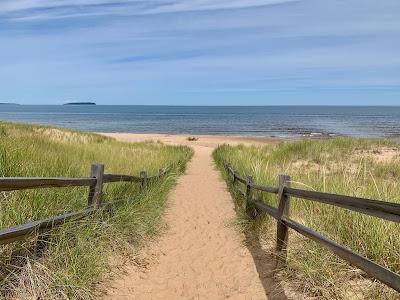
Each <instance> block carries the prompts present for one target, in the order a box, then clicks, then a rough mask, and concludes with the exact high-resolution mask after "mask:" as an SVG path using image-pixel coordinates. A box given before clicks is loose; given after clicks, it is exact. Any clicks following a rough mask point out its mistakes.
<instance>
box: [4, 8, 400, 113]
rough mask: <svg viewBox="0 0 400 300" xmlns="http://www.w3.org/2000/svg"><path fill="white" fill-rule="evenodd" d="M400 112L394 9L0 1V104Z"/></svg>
mask: <svg viewBox="0 0 400 300" xmlns="http://www.w3.org/2000/svg"><path fill="white" fill-rule="evenodd" d="M69 101H94V102H96V103H97V104H132V105H133V104H140V105H143V104H144V105H147V104H149V105H150V104H151V105H153V104H154V105H159V104H161V105H400V1H399V0H384V1H378V0H374V1H373V0H114V1H111V0H0V102H17V103H21V104H62V103H64V102H69Z"/></svg>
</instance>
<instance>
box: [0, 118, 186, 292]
mask: <svg viewBox="0 0 400 300" xmlns="http://www.w3.org/2000/svg"><path fill="white" fill-rule="evenodd" d="M191 155H192V152H191V150H190V149H189V148H187V147H183V146H166V145H163V144H161V143H151V142H148V143H135V144H131V143H122V142H118V141H115V140H113V139H111V138H107V137H104V136H100V135H96V134H90V133H81V132H75V131H70V130H64V129H56V128H50V127H38V126H30V125H21V124H12V123H0V176H5V177H14V176H68V177H80V176H88V175H89V174H90V165H91V163H92V162H94V161H96V162H102V163H104V164H105V172H106V173H120V174H135V175H137V174H139V172H140V171H141V170H146V171H147V172H148V174H150V175H153V174H157V172H158V170H159V168H161V167H165V166H167V165H169V164H171V163H174V162H178V161H180V162H181V163H180V164H179V165H178V166H177V167H176V168H175V169H174V170H173V171H172V172H171V173H168V175H166V176H165V177H163V178H162V179H161V180H158V181H157V182H154V183H152V184H150V185H149V187H148V188H147V189H146V190H145V191H140V190H139V187H138V185H137V184H135V183H109V184H106V185H105V189H104V201H107V200H115V199H126V202H124V203H123V204H122V205H120V206H118V207H116V209H115V210H113V211H112V212H101V211H99V212H98V213H97V214H96V215H94V216H91V217H88V218H85V219H83V220H80V221H78V222H69V223H66V224H65V225H63V226H60V227H57V228H55V229H53V230H51V231H50V232H48V233H47V234H46V235H45V236H41V237H40V240H39V238H38V237H37V236H33V237H29V238H28V239H26V240H25V241H21V242H16V243H13V244H9V245H5V246H1V247H0V287H1V292H0V297H17V298H32V299H92V298H95V296H94V294H93V290H94V286H95V284H96V283H97V282H98V281H99V279H101V278H102V277H103V276H104V274H105V273H107V272H106V271H109V270H110V268H111V267H112V266H113V264H115V263H116V262H117V261H120V260H119V258H121V257H123V256H124V257H130V256H132V255H134V254H135V251H136V250H137V249H138V246H139V245H140V244H141V242H142V241H143V240H144V239H145V238H146V237H148V236H150V235H152V234H154V233H156V232H157V230H158V228H159V225H160V216H161V214H162V211H163V208H164V207H165V200H166V196H167V193H168V191H169V190H170V188H171V187H172V186H173V185H174V183H175V179H176V178H177V176H178V175H179V174H180V173H181V172H182V171H183V169H184V166H185V163H186V162H187V161H188V159H190V157H191ZM87 194H88V188H87V187H86V188H83V187H82V188H51V189H36V190H27V191H14V192H1V193H0V228H7V227H10V226H14V225H18V224H22V223H25V222H28V221H30V220H37V219H40V218H44V217H48V216H54V215H57V214H60V213H63V212H66V211H76V210H80V209H82V208H84V207H85V206H86V204H87V197H88V195H87Z"/></svg>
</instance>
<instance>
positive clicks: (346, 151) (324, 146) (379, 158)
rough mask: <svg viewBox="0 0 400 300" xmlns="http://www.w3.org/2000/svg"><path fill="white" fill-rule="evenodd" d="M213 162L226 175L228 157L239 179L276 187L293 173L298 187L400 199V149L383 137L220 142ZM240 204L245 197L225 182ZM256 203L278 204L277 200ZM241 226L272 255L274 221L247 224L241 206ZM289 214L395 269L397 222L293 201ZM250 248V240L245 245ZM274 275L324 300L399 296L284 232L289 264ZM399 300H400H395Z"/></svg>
mask: <svg viewBox="0 0 400 300" xmlns="http://www.w3.org/2000/svg"><path fill="white" fill-rule="evenodd" d="M214 158H215V160H216V162H217V164H218V165H219V167H220V168H221V170H223V172H224V176H225V178H226V180H227V181H228V182H230V181H231V179H230V178H229V177H228V175H227V173H226V172H225V170H224V168H223V160H227V162H228V163H230V164H231V165H232V166H233V168H234V169H235V171H237V172H238V173H239V174H241V176H242V177H246V176H247V175H252V176H253V181H254V182H255V183H256V184H262V185H273V186H278V175H279V174H288V175H290V176H291V185H292V186H293V187H297V188H301V189H310V190H315V191H323V192H331V193H336V194H343V195H350V196H358V197H366V198H372V199H380V200H384V201H391V202H400V184H399V178H400V145H399V144H398V143H396V142H393V141H387V140H367V139H354V138H337V139H332V140H302V141H290V142H282V143H279V144H273V145H267V146H263V147H247V146H243V145H240V146H228V145H223V146H220V147H219V148H217V149H216V150H215V152H214ZM230 188H231V191H232V194H233V195H234V197H235V198H236V199H237V200H242V198H243V197H242V196H241V195H240V193H239V192H238V191H237V187H234V186H233V185H232V184H230ZM254 198H257V199H260V200H263V201H264V202H266V203H268V204H270V205H273V206H276V205H277V203H276V202H277V201H276V195H274V194H268V193H261V192H255V193H254ZM238 216H239V218H238V223H239V224H241V225H242V226H241V228H242V229H243V230H244V232H246V233H247V234H249V235H251V237H252V239H254V240H257V244H258V245H260V247H261V248H262V250H263V251H265V252H269V253H271V255H274V247H275V235H276V222H275V220H274V219H272V217H269V216H265V215H261V216H258V217H257V219H256V220H252V219H251V218H250V217H248V215H247V214H246V213H244V212H243V209H242V208H241V206H240V205H239V206H238ZM290 217H291V218H293V219H294V220H296V221H298V222H300V223H302V224H304V225H306V226H307V227H310V228H312V229H314V230H316V231H318V232H320V233H322V234H323V235H325V236H328V237H330V238H332V239H334V240H336V241H337V242H339V243H341V244H344V245H346V246H348V247H350V248H351V249H353V250H355V251H356V252H358V253H360V254H362V255H364V256H366V257H368V258H370V259H372V260H373V261H375V262H378V263H380V264H382V265H384V266H386V267H388V268H390V269H391V270H393V271H395V272H400V224H397V223H394V222H390V221H384V220H380V219H377V218H374V217H370V216H365V215H362V214H359V213H356V212H351V211H348V210H346V209H342V208H337V207H333V206H330V205H324V204H319V203H315V202H311V201H307V200H302V199H296V198H292V201H291V207H290ZM249 243H250V242H249ZM275 274H276V275H275V277H276V278H277V279H279V280H280V282H281V283H282V284H283V285H285V284H286V283H290V284H289V285H290V286H292V287H293V286H295V287H296V289H297V290H298V291H302V292H305V293H306V294H308V295H309V296H311V297H317V298H323V299H396V297H398V294H397V292H395V291H393V290H392V289H390V288H388V287H386V286H384V285H383V284H380V283H379V282H376V281H374V280H372V279H371V278H369V277H368V276H367V275H366V274H364V273H363V272H362V271H360V270H358V269H356V268H354V267H352V266H350V265H349V264H347V263H346V262H344V261H343V260H341V259H340V258H338V257H336V256H335V255H334V254H332V253H331V252H329V251H328V250H326V249H325V248H323V247H321V246H319V245H318V244H317V243H315V242H312V241H310V240H308V239H306V238H305V237H303V236H301V235H299V234H297V233H295V232H294V231H292V230H290V231H289V243H288V265H287V267H286V268H284V269H282V270H276V273H275ZM397 299H398V298H397Z"/></svg>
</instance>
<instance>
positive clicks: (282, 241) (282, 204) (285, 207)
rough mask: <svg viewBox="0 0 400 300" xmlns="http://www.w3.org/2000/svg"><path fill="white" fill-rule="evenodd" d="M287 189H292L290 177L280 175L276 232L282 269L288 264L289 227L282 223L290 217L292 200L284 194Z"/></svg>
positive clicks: (279, 264)
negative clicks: (284, 218) (283, 219)
mask: <svg viewBox="0 0 400 300" xmlns="http://www.w3.org/2000/svg"><path fill="white" fill-rule="evenodd" d="M285 187H290V176H288V175H279V193H278V203H279V204H278V216H277V217H278V218H277V231H276V251H277V268H281V267H282V266H284V265H285V264H286V257H287V253H286V250H287V243H288V227H287V226H286V225H285V224H283V223H282V217H284V216H289V207H290V198H289V196H287V195H285V193H284V189H285Z"/></svg>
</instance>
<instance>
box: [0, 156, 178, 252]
mask: <svg viewBox="0 0 400 300" xmlns="http://www.w3.org/2000/svg"><path fill="white" fill-rule="evenodd" d="M173 166H174V165H170V166H168V167H166V168H162V169H160V170H159V172H158V174H157V175H155V176H150V177H149V176H148V175H147V173H146V171H142V172H140V175H139V177H137V176H131V175H122V174H104V165H103V164H92V166H91V176H90V177H81V178H65V177H9V178H5V177H3V178H0V191H15V190H25V189H38V188H53V187H81V186H88V187H89V195H88V205H87V208H85V209H83V210H81V211H77V212H68V213H64V214H62V215H58V216H55V217H50V218H46V219H42V220H38V221H32V222H28V223H25V224H22V225H18V226H14V227H11V228H6V229H1V230H0V245H2V244H8V243H11V242H14V241H16V240H21V239H23V238H25V237H26V236H28V235H31V234H34V233H37V232H40V231H43V230H45V229H49V228H52V227H54V226H58V225H61V224H63V223H64V222H66V221H68V220H71V219H74V220H77V219H81V218H83V217H86V216H88V215H90V214H93V213H95V212H96V211H97V210H98V209H99V208H102V209H111V208H112V206H114V205H116V204H117V203H120V202H122V201H124V200H118V201H111V202H102V190H103V184H104V183H110V182H124V181H125V182H136V183H139V184H140V186H141V188H142V189H144V188H145V187H146V185H147V184H148V182H150V181H153V180H155V179H157V178H159V177H161V176H162V175H164V174H166V173H167V172H168V171H170V170H171V169H172V167H173Z"/></svg>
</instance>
